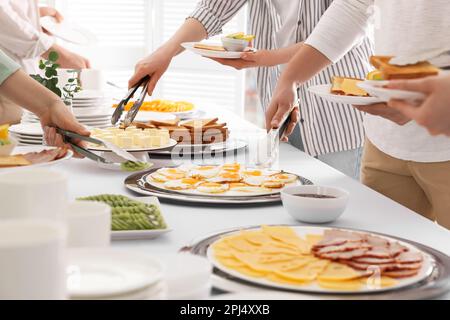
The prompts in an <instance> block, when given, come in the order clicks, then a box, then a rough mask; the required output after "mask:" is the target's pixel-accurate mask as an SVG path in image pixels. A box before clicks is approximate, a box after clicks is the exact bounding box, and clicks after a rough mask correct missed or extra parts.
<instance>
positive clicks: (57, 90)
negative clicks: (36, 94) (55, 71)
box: [53, 88, 62, 97]
mask: <svg viewBox="0 0 450 320" xmlns="http://www.w3.org/2000/svg"><path fill="white" fill-rule="evenodd" d="M53 92H54V93H56V95H57V96H58V97H62V92H61V90H60V89H59V88H56V89H55V91H53Z"/></svg>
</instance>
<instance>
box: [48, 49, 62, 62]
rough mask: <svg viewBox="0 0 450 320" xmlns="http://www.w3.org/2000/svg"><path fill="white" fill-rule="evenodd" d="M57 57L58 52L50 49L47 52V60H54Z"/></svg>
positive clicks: (56, 59)
mask: <svg viewBox="0 0 450 320" xmlns="http://www.w3.org/2000/svg"><path fill="white" fill-rule="evenodd" d="M58 59H59V54H58V52H56V51H52V52H50V53H49V55H48V60H50V61H51V62H56V61H58Z"/></svg>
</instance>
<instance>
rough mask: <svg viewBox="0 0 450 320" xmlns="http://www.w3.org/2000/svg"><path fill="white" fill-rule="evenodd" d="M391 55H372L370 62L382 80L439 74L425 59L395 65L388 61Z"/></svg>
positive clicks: (416, 77)
mask: <svg viewBox="0 0 450 320" xmlns="http://www.w3.org/2000/svg"><path fill="white" fill-rule="evenodd" d="M392 58H393V57H391V56H372V57H370V63H371V64H372V65H373V66H374V67H375V68H377V69H378V70H379V71H380V72H381V73H382V77H383V79H384V80H396V79H418V78H425V77H430V76H436V75H438V74H439V71H440V70H439V69H438V68H437V67H435V66H434V65H432V64H431V63H429V62H427V61H423V62H419V63H416V64H412V65H407V66H396V65H392V64H390V63H389V62H390V61H391V59H392Z"/></svg>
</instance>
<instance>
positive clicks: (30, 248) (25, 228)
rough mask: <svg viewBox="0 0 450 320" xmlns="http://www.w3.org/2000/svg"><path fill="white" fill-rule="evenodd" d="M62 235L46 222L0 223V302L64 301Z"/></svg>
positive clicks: (57, 226) (57, 227) (60, 228)
mask: <svg viewBox="0 0 450 320" xmlns="http://www.w3.org/2000/svg"><path fill="white" fill-rule="evenodd" d="M66 233H67V232H66V228H65V226H64V225H63V224H62V223H56V222H51V221H48V220H45V221H44V220H34V219H26V220H24V219H21V220H9V221H0V300H3V299H8V300H9V299H14V300H18V299H20V300H22V299H26V300H30V299H31V300H38V299H39V300H41V299H42V300H61V299H66V286H67V285H66V257H65V244H66Z"/></svg>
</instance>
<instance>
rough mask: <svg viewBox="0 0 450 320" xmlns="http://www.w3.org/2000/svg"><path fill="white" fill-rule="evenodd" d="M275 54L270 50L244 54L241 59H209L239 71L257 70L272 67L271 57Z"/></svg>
mask: <svg viewBox="0 0 450 320" xmlns="http://www.w3.org/2000/svg"><path fill="white" fill-rule="evenodd" d="M272 54H274V53H273V52H272V51H270V50H259V51H255V52H244V53H243V54H241V58H240V59H221V58H209V59H211V60H214V61H216V62H218V63H220V64H222V65H224V66H229V67H232V68H235V69H237V70H242V69H246V68H256V67H264V66H270V65H271V63H270V61H271V55H272Z"/></svg>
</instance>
